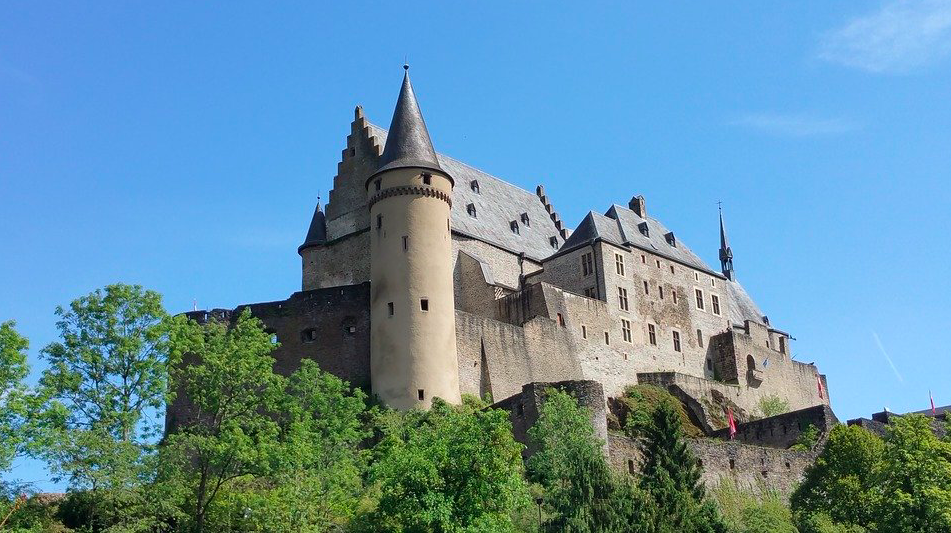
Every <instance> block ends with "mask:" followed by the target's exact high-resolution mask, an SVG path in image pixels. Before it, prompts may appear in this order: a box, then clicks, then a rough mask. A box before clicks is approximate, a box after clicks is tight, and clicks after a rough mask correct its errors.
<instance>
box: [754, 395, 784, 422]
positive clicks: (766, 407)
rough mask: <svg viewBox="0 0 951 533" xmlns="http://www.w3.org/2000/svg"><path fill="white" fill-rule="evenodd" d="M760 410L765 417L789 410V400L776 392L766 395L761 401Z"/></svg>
mask: <svg viewBox="0 0 951 533" xmlns="http://www.w3.org/2000/svg"><path fill="white" fill-rule="evenodd" d="M759 410H760V412H761V413H763V417H764V418H768V417H771V416H776V415H781V414H783V413H788V412H789V402H787V401H786V400H784V399H782V398H780V397H779V396H776V395H775V394H773V395H769V396H764V397H763V398H761V399H760V401H759Z"/></svg>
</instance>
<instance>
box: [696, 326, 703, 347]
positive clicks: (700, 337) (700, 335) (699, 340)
mask: <svg viewBox="0 0 951 533" xmlns="http://www.w3.org/2000/svg"><path fill="white" fill-rule="evenodd" d="M697 346H699V347H701V348H703V332H702V331H700V330H699V329H698V330H697Z"/></svg>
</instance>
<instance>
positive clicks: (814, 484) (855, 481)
mask: <svg viewBox="0 0 951 533" xmlns="http://www.w3.org/2000/svg"><path fill="white" fill-rule="evenodd" d="M884 450H885V445H884V443H883V442H882V440H881V439H879V438H878V437H876V436H875V435H873V434H872V433H870V432H868V431H866V430H865V429H863V428H861V427H858V426H844V425H838V426H835V427H833V428H832V430H831V431H830V432H829V438H828V440H827V441H826V444H825V447H824V448H823V450H822V452H821V453H820V454H819V456H818V458H817V459H816V462H815V464H813V465H812V466H810V467H809V468H807V469H806V473H805V478H804V479H803V482H802V483H801V484H800V485H799V487H798V488H797V489H796V490H795V491H794V492H793V494H792V496H791V497H790V504H791V506H792V510H793V512H794V513H795V515H796V517H797V521H798V522H799V523H804V522H805V521H806V520H808V519H809V517H810V516H811V515H813V514H816V513H822V514H824V515H826V516H827V517H828V518H829V519H830V520H831V521H832V522H834V523H839V524H846V525H848V524H858V525H862V526H865V527H869V528H873V527H874V524H875V520H874V514H875V507H876V506H877V505H878V500H879V498H878V496H877V494H878V493H879V489H878V483H879V482H878V473H877V469H878V467H879V465H880V463H881V461H882V457H883V454H884Z"/></svg>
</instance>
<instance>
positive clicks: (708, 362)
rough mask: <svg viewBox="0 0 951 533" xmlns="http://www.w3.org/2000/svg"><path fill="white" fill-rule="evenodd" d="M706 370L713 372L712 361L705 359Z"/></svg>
mask: <svg viewBox="0 0 951 533" xmlns="http://www.w3.org/2000/svg"><path fill="white" fill-rule="evenodd" d="M707 370H709V371H711V372H713V359H710V358H707ZM784 429H785V428H784Z"/></svg>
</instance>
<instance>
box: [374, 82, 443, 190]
mask: <svg viewBox="0 0 951 533" xmlns="http://www.w3.org/2000/svg"><path fill="white" fill-rule="evenodd" d="M404 68H405V69H407V70H406V72H404V74H403V86H402V88H400V96H399V99H397V101H396V108H395V109H394V110H393V120H392V121H390V130H389V131H392V132H393V135H390V136H389V138H387V139H386V145H385V146H384V147H383V155H381V156H380V167H379V168H378V169H377V170H376V174H379V173H380V172H383V171H385V170H392V169H394V168H428V169H433V170H440V171H441V170H442V169H441V168H440V167H439V162H438V161H437V160H436V150H434V149H433V141H432V140H431V139H430V138H429V130H427V129H426V121H424V120H423V114H422V113H421V112H420V110H419V103H418V102H417V101H416V93H414V92H413V84H412V83H410V81H409V67H408V66H405V65H404ZM372 178H373V176H370V179H372ZM368 181H369V180H368Z"/></svg>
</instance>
